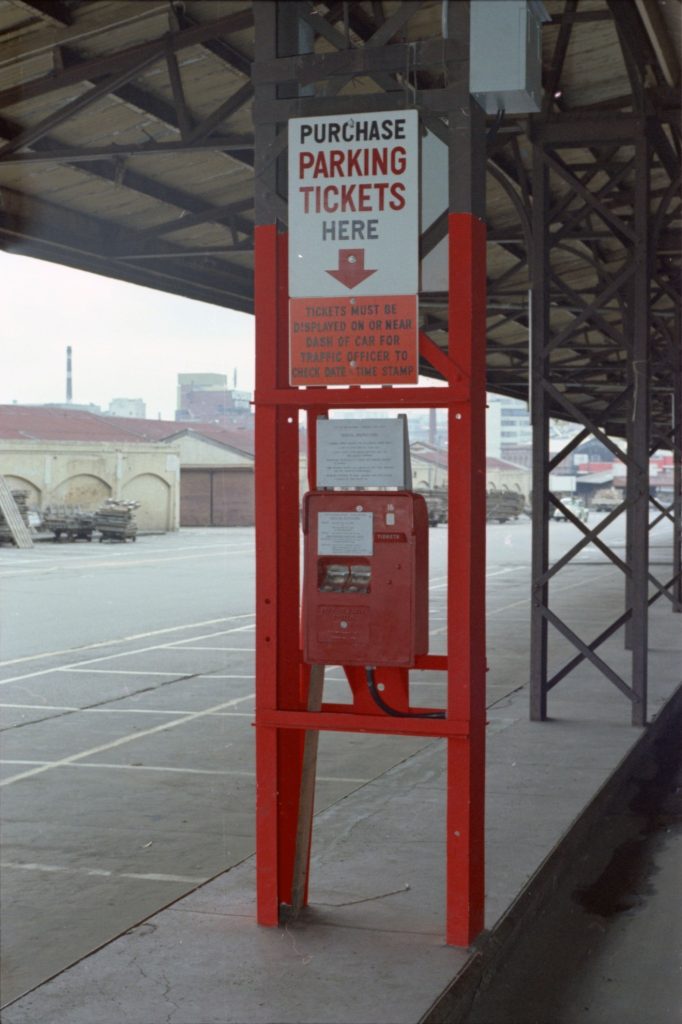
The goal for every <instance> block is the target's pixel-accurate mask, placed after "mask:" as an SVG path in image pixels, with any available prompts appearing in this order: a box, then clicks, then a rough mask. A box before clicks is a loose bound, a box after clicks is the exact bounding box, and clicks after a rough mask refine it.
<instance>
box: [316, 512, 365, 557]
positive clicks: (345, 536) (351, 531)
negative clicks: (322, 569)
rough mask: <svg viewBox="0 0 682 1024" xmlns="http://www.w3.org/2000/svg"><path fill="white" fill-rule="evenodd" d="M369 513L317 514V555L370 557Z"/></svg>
mask: <svg viewBox="0 0 682 1024" xmlns="http://www.w3.org/2000/svg"><path fill="white" fill-rule="evenodd" d="M372 521H373V516H372V513H371V512H318V515H317V553H318V555H371V554H372V550H373V542H374V534H373V532H372Z"/></svg>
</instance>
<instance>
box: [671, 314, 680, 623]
mask: <svg viewBox="0 0 682 1024" xmlns="http://www.w3.org/2000/svg"><path fill="white" fill-rule="evenodd" d="M681 313H682V307H681V306H680V304H679V303H678V304H677V308H676V311H675V327H674V331H673V344H672V351H673V393H672V416H671V419H672V451H673V501H672V518H673V546H672V556H673V576H674V577H675V582H674V583H673V611H674V612H682V316H681Z"/></svg>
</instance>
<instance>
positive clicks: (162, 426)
mask: <svg viewBox="0 0 682 1024" xmlns="http://www.w3.org/2000/svg"><path fill="white" fill-rule="evenodd" d="M125 425H126V427H127V428H128V429H129V430H131V431H132V432H133V433H134V434H137V435H138V436H139V437H141V438H144V439H145V440H146V441H166V440H168V438H171V437H178V436H180V435H182V434H186V433H187V432H188V431H190V432H191V433H193V434H199V435H200V436H201V437H206V438H208V439H209V440H210V441H217V442H218V443H219V444H225V445H227V446H228V447H230V448H237V449H238V450H239V451H241V452H246V453H247V454H249V455H253V429H251V430H249V429H248V428H247V427H244V428H240V427H221V426H219V425H218V424H217V423H196V422H194V420H141V419H135V418H134V417H128V416H126V418H125Z"/></svg>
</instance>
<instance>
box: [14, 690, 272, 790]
mask: <svg viewBox="0 0 682 1024" xmlns="http://www.w3.org/2000/svg"><path fill="white" fill-rule="evenodd" d="M254 697H255V694H254V693H250V694H248V695H247V696H245V697H235V698H234V699H233V700H228V701H225V702H224V703H222V704H216V705H214V707H212V708H206V709H205V710H203V711H193V712H192V713H191V714H189V715H183V716H182V717H181V718H175V719H173V721H172V722H166V723H164V724H162V725H155V726H154V727H153V728H152V729H142V730H141V731H140V732H133V733H129V734H128V735H127V736H120V737H119V738H118V739H117V740H112V741H111V742H110V743H102V744H101V745H100V746H99V747H92V748H91V749H90V750H81V751H80V753H78V754H71V756H70V757H64V758H62V759H61V760H60V761H54V762H52V763H50V764H47V765H39V766H37V767H35V768H31V769H29V771H26V772H21V773H20V774H19V775H12V776H10V778H8V779H3V780H2V781H0V786H10V785H12V783H14V782H20V781H21V780H22V779H29V778H32V777H33V776H34V775H41V774H42V773H43V772H47V771H50V770H52V769H54V768H60V767H62V765H67V764H73V763H74V762H75V761H82V760H83V759H84V758H86V757H93V756H94V755H95V754H101V753H102V752H103V751H105V750H114V749H115V748H116V747H122V746H124V744H126V743H132V742H133V741H134V740H140V739H143V738H144V737H145V736H153V735H154V733H157V732H167V731H168V730H169V729H175V728H177V727H178V726H180V725H186V724H187V723H188V722H194V721H196V720H197V719H199V718H206V717H207V716H208V715H211V714H214V713H215V712H216V711H222V710H223V709H224V708H230V707H234V706H235V705H236V704H243V703H244V701H247V700H253V699H254Z"/></svg>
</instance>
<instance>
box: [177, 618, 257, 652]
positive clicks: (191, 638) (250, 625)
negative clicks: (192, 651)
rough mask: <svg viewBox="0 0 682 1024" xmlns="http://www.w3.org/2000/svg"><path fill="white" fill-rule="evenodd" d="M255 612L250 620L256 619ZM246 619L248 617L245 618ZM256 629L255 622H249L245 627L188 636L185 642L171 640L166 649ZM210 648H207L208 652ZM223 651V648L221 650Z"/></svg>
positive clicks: (250, 631)
mask: <svg viewBox="0 0 682 1024" xmlns="http://www.w3.org/2000/svg"><path fill="white" fill-rule="evenodd" d="M254 616H255V612H251V613H250V616H249V617H250V618H254ZM243 617H244V618H246V617H247V616H243ZM255 628H256V623H255V622H249V623H247V624H246V625H245V626H235V627H234V628H233V629H217V630H215V632H213V633H205V634H204V636H188V637H186V639H185V640H171V641H169V643H167V644H166V645H165V646H166V647H180V646H181V645H182V646H184V645H185V644H192V643H194V641H195V640H214V639H215V638H216V637H217V636H227V635H228V634H231V633H252V632H253V631H254V630H255ZM208 649H209V648H205V650H208ZM219 649H220V650H222V648H219Z"/></svg>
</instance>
